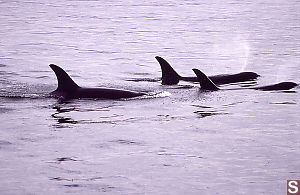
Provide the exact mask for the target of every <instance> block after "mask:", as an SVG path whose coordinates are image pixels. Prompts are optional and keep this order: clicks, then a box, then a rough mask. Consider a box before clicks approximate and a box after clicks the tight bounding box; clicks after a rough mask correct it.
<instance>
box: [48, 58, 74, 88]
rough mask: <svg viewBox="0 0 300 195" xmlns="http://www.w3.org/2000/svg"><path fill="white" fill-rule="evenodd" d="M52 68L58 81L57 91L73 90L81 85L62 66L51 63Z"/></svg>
mask: <svg viewBox="0 0 300 195" xmlns="http://www.w3.org/2000/svg"><path fill="white" fill-rule="evenodd" d="M49 66H50V68H51V69H52V70H53V71H54V73H55V75H56V78H57V82H58V87H57V89H56V90H57V91H73V90H75V89H77V88H79V86H78V85H77V84H76V83H75V82H74V81H73V80H72V79H71V77H70V76H69V75H68V74H67V73H66V72H65V71H64V70H63V69H62V68H60V67H58V66H57V65H54V64H50V65H49Z"/></svg>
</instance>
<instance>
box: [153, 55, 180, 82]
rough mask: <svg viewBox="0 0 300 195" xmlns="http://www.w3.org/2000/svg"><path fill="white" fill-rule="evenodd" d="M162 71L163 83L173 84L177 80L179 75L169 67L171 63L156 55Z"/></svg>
mask: <svg viewBox="0 0 300 195" xmlns="http://www.w3.org/2000/svg"><path fill="white" fill-rule="evenodd" d="M155 59H156V60H157V61H158V63H159V64H160V67H161V72H162V84H163V85H175V84H177V83H178V82H179V79H180V77H181V76H180V75H179V74H178V73H177V72H176V71H175V70H174V69H173V68H172V67H171V65H170V64H169V63H168V62H167V61H166V60H165V59H163V58H162V57H159V56H156V57H155Z"/></svg>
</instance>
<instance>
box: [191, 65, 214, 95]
mask: <svg viewBox="0 0 300 195" xmlns="http://www.w3.org/2000/svg"><path fill="white" fill-rule="evenodd" d="M193 71H194V73H195V74H196V75H197V78H198V80H199V82H200V86H201V89H205V90H210V91H217V90H219V88H218V87H217V86H216V85H215V84H214V83H213V82H212V81H211V80H210V79H209V78H208V77H207V76H206V75H205V74H204V73H203V72H201V71H200V70H198V69H196V68H194V69H193Z"/></svg>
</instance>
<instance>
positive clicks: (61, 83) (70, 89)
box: [49, 64, 146, 99]
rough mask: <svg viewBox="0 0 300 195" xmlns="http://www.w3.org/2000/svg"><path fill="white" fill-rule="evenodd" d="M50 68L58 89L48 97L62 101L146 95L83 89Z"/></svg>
mask: <svg viewBox="0 0 300 195" xmlns="http://www.w3.org/2000/svg"><path fill="white" fill-rule="evenodd" d="M49 66H50V68H51V69H52V70H53V71H54V73H55V75H56V77H57V82H58V87H57V89H56V90H55V91H53V92H51V93H50V95H52V96H54V97H57V98H62V99H77V98H101V99H121V98H133V97H138V96H143V95H146V93H142V92H134V91H127V90H120V89H110V88H84V87H80V86H78V85H77V84H76V83H75V82H74V81H73V80H72V78H71V77H70V76H69V75H68V74H67V73H66V72H65V71H64V70H63V69H62V68H60V67H59V66H57V65H54V64H50V65H49Z"/></svg>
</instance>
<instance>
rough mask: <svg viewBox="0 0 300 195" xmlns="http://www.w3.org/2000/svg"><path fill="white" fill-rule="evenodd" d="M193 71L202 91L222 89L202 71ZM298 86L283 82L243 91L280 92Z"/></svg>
mask: <svg viewBox="0 0 300 195" xmlns="http://www.w3.org/2000/svg"><path fill="white" fill-rule="evenodd" d="M193 71H194V73H195V74H196V76H197V78H198V81H199V83H200V87H201V89H204V90H208V91H217V90H220V88H218V87H217V86H216V85H215V83H214V82H213V81H212V80H211V79H210V78H209V77H207V76H206V75H205V74H204V73H203V72H202V71H200V70H198V69H196V68H194V69H193ZM296 86H298V84H297V83H294V82H281V83H277V84H273V85H266V86H261V87H250V88H242V89H256V90H262V91H279V90H289V89H292V88H294V87H296Z"/></svg>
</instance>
